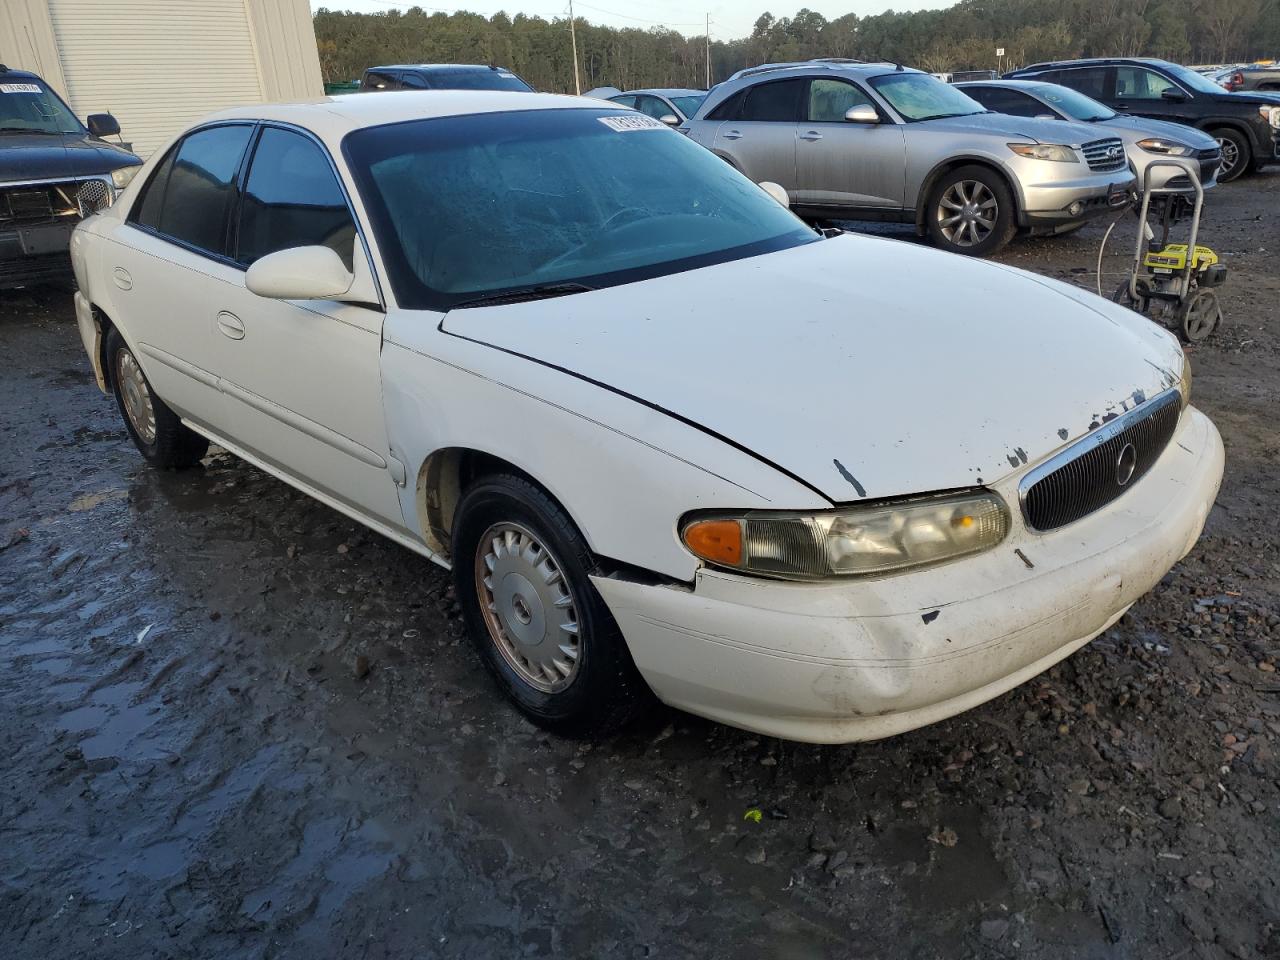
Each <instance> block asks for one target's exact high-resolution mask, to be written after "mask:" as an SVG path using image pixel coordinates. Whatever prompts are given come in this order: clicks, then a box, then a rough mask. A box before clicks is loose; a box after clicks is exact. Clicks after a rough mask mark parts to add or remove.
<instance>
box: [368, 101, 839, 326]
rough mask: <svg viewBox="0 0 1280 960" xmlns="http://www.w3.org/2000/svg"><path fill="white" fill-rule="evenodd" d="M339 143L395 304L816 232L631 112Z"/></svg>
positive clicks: (465, 119) (400, 132)
mask: <svg viewBox="0 0 1280 960" xmlns="http://www.w3.org/2000/svg"><path fill="white" fill-rule="evenodd" d="M344 151H345V153H346V155H347V159H348V161H349V163H350V165H351V172H352V175H353V177H354V178H355V180H356V183H357V185H358V186H359V189H360V193H361V195H362V196H363V197H364V199H365V206H366V207H367V209H368V211H369V216H370V220H371V221H372V225H373V229H374V233H375V235H376V237H377V239H378V245H379V247H380V248H381V250H382V255H383V259H384V261H385V262H386V266H387V270H388V272H389V274H390V277H391V282H392V286H393V287H394V289H395V293H396V298H397V300H398V301H399V302H400V304H401V305H402V306H406V307H411V308H414V309H437V310H447V309H450V308H451V307H453V306H456V305H457V304H459V303H462V302H463V301H468V300H476V299H479V298H484V297H490V296H495V295H500V294H502V293H505V292H511V291H518V290H524V289H528V288H530V287H544V286H547V285H554V284H558V285H564V284H581V285H583V286H587V287H602V286H610V285H615V284H619V283H627V282H630V281H633V280H641V279H646V278H649V277H654V276H661V275H665V274H670V273H677V272H679V271H682V270H688V269H693V268H695V267H700V266H707V265H710V264H712V263H722V262H725V261H728V260H737V259H741V258H743V257H748V256H753V255H756V254H760V253H766V252H769V251H772V250H779V249H784V248H787V247H792V246H797V245H799V244H803V243H809V242H813V241H815V240H816V239H818V238H817V235H816V234H815V233H814V232H813V231H812V230H810V229H808V228H807V227H805V226H804V224H802V223H801V222H800V221H799V220H798V219H796V217H794V216H793V215H792V214H791V213H789V212H788V211H787V210H785V209H784V208H783V207H782V206H780V205H779V204H778V203H777V202H776V201H774V200H773V199H772V198H771V197H769V195H768V194H766V193H765V192H764V191H763V190H760V189H759V188H758V187H756V186H755V185H754V184H752V183H751V182H750V181H749V180H747V179H746V178H745V177H743V176H742V175H741V174H739V173H737V172H736V171H734V170H733V168H732V167H730V166H729V165H728V164H727V163H725V162H724V161H723V160H721V159H720V158H719V157H717V156H716V155H715V154H713V153H711V152H710V151H708V150H705V149H704V148H702V147H700V146H698V145H697V144H696V143H694V142H693V141H691V140H689V139H688V138H686V137H683V136H681V135H680V134H678V133H676V132H675V131H673V130H671V129H670V128H669V127H667V126H666V125H665V124H663V123H660V122H659V121H657V120H654V119H652V118H650V117H646V116H643V115H638V114H636V113H634V112H633V111H630V110H628V111H626V112H625V113H621V114H620V113H619V112H618V110H617V109H616V108H615V109H613V110H609V109H602V110H596V109H556V110H528V111H517V112H511V113H485V114H475V115H470V116H461V117H445V118H439V119H424V120H410V121H407V122H405V123H397V124H391V125H387V126H380V127H370V128H367V129H364V130H358V131H355V132H354V133H351V134H349V135H348V136H347V137H346V140H345V142H344Z"/></svg>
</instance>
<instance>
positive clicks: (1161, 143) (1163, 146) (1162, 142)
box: [1138, 137, 1192, 157]
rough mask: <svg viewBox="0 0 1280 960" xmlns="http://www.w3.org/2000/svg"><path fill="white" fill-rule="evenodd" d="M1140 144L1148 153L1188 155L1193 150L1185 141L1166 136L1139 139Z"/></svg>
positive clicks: (1174, 155) (1168, 155)
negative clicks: (1168, 138)
mask: <svg viewBox="0 0 1280 960" xmlns="http://www.w3.org/2000/svg"><path fill="white" fill-rule="evenodd" d="M1138 146H1140V147H1141V148H1142V149H1143V150H1145V151H1147V153H1158V154H1161V155H1162V156H1166V157H1186V156H1190V154H1191V152H1192V151H1191V148H1190V147H1188V146H1187V145H1186V144H1185V143H1179V142H1178V141H1177V140H1167V139H1165V138H1164V137H1148V138H1147V139H1146V140H1139V141H1138Z"/></svg>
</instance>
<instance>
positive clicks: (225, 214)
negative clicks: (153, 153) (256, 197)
mask: <svg viewBox="0 0 1280 960" xmlns="http://www.w3.org/2000/svg"><path fill="white" fill-rule="evenodd" d="M252 132H253V127H252V126H250V125H248V124H234V125H228V126H221V127H209V128H207V129H205V130H197V131H196V132H195V133H192V134H189V135H188V136H187V137H186V138H185V139H184V140H183V141H182V142H181V143H179V144H178V146H177V147H176V148H174V150H172V151H171V152H170V155H169V156H168V157H166V158H165V160H164V162H163V163H162V164H161V165H160V166H159V167H158V168H157V169H156V172H155V174H154V175H153V176H152V177H151V179H150V180H149V181H148V182H147V185H146V189H145V191H144V193H143V195H142V198H141V199H140V201H139V202H138V204H137V205H136V206H135V208H134V210H135V213H136V215H135V216H131V220H133V222H135V223H138V224H140V225H142V226H146V227H150V228H151V229H153V230H155V231H157V232H158V233H162V234H164V235H165V236H166V237H170V238H171V239H174V240H178V241H181V242H182V243H185V244H188V245H189V246H192V247H195V248H197V249H199V250H201V251H203V252H206V253H212V254H215V255H217V256H226V255H227V222H228V218H229V216H230V213H231V209H232V206H233V205H234V203H235V198H236V182H235V181H236V173H237V172H238V171H239V169H240V161H241V159H242V158H243V156H244V151H245V147H246V146H247V145H248V143H249V136H250V134H251V133H252Z"/></svg>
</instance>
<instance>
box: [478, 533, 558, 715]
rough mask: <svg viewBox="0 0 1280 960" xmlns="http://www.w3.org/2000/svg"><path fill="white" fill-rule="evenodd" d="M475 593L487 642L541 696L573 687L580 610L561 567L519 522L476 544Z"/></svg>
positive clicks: (485, 534) (488, 534)
mask: <svg viewBox="0 0 1280 960" xmlns="http://www.w3.org/2000/svg"><path fill="white" fill-rule="evenodd" d="M475 577H476V595H477V596H478V597H479V599H480V610H481V612H482V613H483V614H484V622H485V626H486V627H488V629H489V639H490V640H492V641H493V643H494V645H495V646H496V647H497V648H498V651H499V652H500V653H501V654H502V657H503V659H504V660H506V661H507V663H508V664H509V665H510V666H511V669H512V670H514V671H515V672H516V673H517V674H518V675H519V676H520V678H521V679H522V680H524V681H525V682H526V683H528V684H529V685H530V686H532V687H534V688H535V689H537V690H540V691H542V692H543V693H559V692H560V691H562V690H564V689H565V688H566V687H568V686H569V685H570V684H571V683H573V680H574V678H575V677H576V676H577V675H578V668H579V666H580V665H581V663H582V645H581V643H582V641H581V637H579V635H578V611H577V607H576V606H575V604H574V599H573V593H572V592H571V591H570V589H569V584H568V583H567V582H566V580H565V577H564V573H563V571H562V569H561V566H560V563H559V562H558V561H557V560H556V558H555V556H554V555H553V554H552V553H551V551H550V550H548V549H547V547H546V546H544V545H543V544H542V543H541V542H540V541H539V540H538V538H537V537H535V536H534V535H533V534H532V533H530V532H529V530H527V529H526V528H524V527H522V526H520V525H519V524H517V523H497V524H494V525H493V526H492V527H490V528H489V529H488V530H486V531H485V533H484V536H482V537H481V538H480V542H479V544H477V546H476V561H475Z"/></svg>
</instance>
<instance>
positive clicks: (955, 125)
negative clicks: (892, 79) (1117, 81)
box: [906, 107, 1107, 146]
mask: <svg viewBox="0 0 1280 960" xmlns="http://www.w3.org/2000/svg"><path fill="white" fill-rule="evenodd" d="M1045 112H1046V113H1047V112H1048V107H1046V108H1045ZM912 126H915V124H909V125H908V126H907V127H906V129H907V131H908V132H910V130H911V127H912ZM920 126H926V127H928V128H929V129H930V130H944V131H946V132H947V133H956V134H960V135H962V136H966V135H967V136H973V134H974V133H976V132H985V133H990V134H992V135H993V136H1000V137H1008V138H1009V139H1011V140H1017V141H1023V142H1025V141H1028V140H1030V141H1035V142H1037V143H1069V144H1073V145H1075V146H1079V145H1080V144H1082V143H1088V142H1089V141H1090V140H1097V139H1098V137H1099V136H1106V135H1107V134H1105V133H1101V132H1100V131H1097V130H1094V129H1091V125H1090V124H1087V123H1076V122H1075V121H1074V120H1037V119H1036V118H1034V117H1014V116H1010V115H1009V114H1007V113H976V114H971V115H970V116H967V117H947V118H946V119H942V120H924V121H921V123H920Z"/></svg>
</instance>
